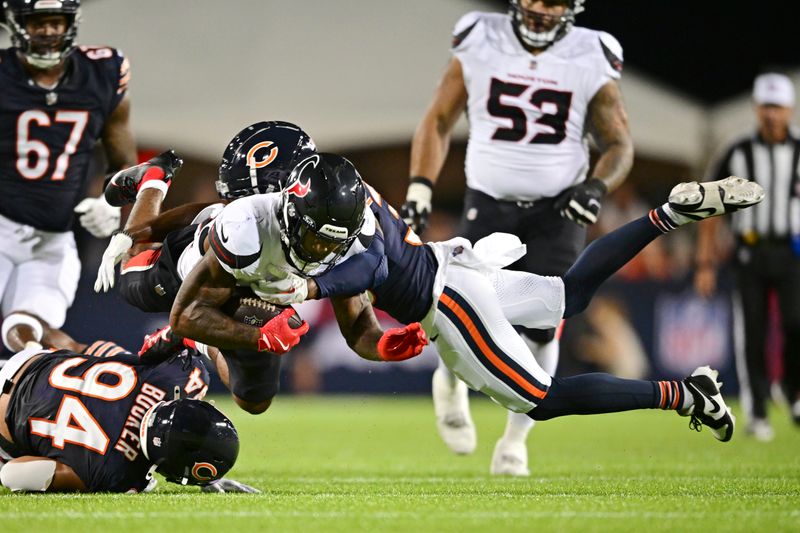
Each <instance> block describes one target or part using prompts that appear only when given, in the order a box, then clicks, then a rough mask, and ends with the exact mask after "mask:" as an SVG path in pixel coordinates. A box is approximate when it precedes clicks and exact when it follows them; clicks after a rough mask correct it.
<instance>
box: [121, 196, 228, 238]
mask: <svg viewBox="0 0 800 533" xmlns="http://www.w3.org/2000/svg"><path fill="white" fill-rule="evenodd" d="M214 203H218V202H198V203H192V204H185V205H181V206H178V207H175V208H173V209H170V210H168V211H164V212H163V213H161V214H160V215H158V216H157V217H156V218H154V219H152V220H149V221H147V222H145V223H142V224H138V225H136V226H133V227H131V228H126V230H125V232H126V233H127V234H128V235H130V237H131V239H133V242H134V243H140V242H161V241H163V240H164V238H166V236H167V234H168V233H169V232H171V231H175V230H178V229H181V228H185V227H186V226H188V225H189V224H191V223H192V221H193V220H194V218H195V217H196V216H197V215H198V213H200V212H201V211H202V210H203V209H205V208H206V207H208V206H209V205H212V204H214Z"/></svg>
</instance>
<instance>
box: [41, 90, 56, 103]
mask: <svg viewBox="0 0 800 533" xmlns="http://www.w3.org/2000/svg"><path fill="white" fill-rule="evenodd" d="M44 101H45V102H47V105H54V104H55V103H56V102H57V101H58V95H57V94H56V93H54V92H49V93H47V94H46V95H45V97H44Z"/></svg>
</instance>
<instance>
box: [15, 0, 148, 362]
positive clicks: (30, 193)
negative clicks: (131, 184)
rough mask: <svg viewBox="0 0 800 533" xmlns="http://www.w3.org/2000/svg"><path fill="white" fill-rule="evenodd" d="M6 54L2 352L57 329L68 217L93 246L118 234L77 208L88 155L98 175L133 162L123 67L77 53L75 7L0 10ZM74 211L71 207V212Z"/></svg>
mask: <svg viewBox="0 0 800 533" xmlns="http://www.w3.org/2000/svg"><path fill="white" fill-rule="evenodd" d="M2 9H3V13H4V15H5V26H6V27H7V28H8V30H9V33H10V35H11V41H12V43H13V46H12V47H11V48H7V49H2V50H0V240H2V242H3V247H2V249H1V250H0V295H2V296H1V297H0V298H2V303H1V304H0V308H1V311H2V317H3V326H2V338H3V342H4V344H5V345H6V346H7V347H8V348H9V349H11V350H12V351H19V350H20V349H22V347H23V346H25V344H27V343H29V342H32V343H36V342H38V341H39V340H40V339H41V336H42V332H43V330H44V327H45V326H51V327H54V328H58V327H61V326H62V325H63V323H64V320H65V317H66V310H67V308H69V306H70V305H71V304H72V301H73V299H74V297H75V291H76V288H77V284H78V277H79V274H80V262H79V260H78V253H77V250H76V248H75V240H74V238H73V234H72V231H71V227H72V221H73V208H74V211H75V212H77V213H79V214H81V217H80V221H81V224H82V225H83V226H84V227H85V228H86V229H87V230H88V231H89V232H91V233H92V234H93V235H94V236H96V237H106V236H108V235H110V234H111V232H112V231H113V230H115V229H117V227H118V225H119V209H117V208H113V207H112V206H110V205H108V204H107V203H106V202H105V201H104V200H103V199H102V198H88V199H84V200H83V201H81V202H80V203H78V201H79V200H80V195H81V194H82V191H83V189H84V187H85V185H86V181H87V179H88V177H89V176H88V172H89V163H90V159H91V153H92V147H93V146H94V145H95V143H96V141H98V140H102V144H103V148H104V150H105V155H106V159H107V162H108V169H109V170H110V171H111V170H115V169H119V168H125V167H128V166H130V165H132V164H135V162H136V148H135V144H134V141H133V135H132V133H131V129H130V126H129V121H128V116H129V113H130V101H129V98H128V92H127V88H128V82H129V80H130V65H129V63H128V60H127V58H125V56H123V54H122V53H121V52H120V51H119V50H116V49H114V48H109V47H86V46H81V47H77V46H76V45H75V38H76V35H77V31H78V25H79V23H80V1H79V0H58V1H52V2H31V1H29V0H2ZM76 204H77V206H76Z"/></svg>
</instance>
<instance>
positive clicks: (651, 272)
mask: <svg viewBox="0 0 800 533" xmlns="http://www.w3.org/2000/svg"><path fill="white" fill-rule="evenodd" d="M505 5H506V2H505V1H504V0H494V1H488V0H486V1H479V0H404V1H403V2H397V1H389V0H381V1H375V2H366V1H364V0H338V1H336V2H329V1H324V0H308V1H304V2H297V1H293V0H268V1H265V0H225V1H224V2H211V1H193V2H189V1H186V0H182V1H175V0H171V1H163V0H136V1H135V2H134V1H130V0H84V8H83V23H82V26H81V29H80V35H79V42H80V43H81V44H109V45H112V46H115V47H118V48H120V49H122V50H123V51H124V52H125V53H126V54H127V56H128V57H129V58H130V60H131V63H132V69H133V70H132V72H133V78H132V81H131V84H130V87H131V96H132V101H133V126H134V130H135V133H136V137H137V142H138V145H139V147H140V151H141V157H142V159H147V158H148V157H150V156H151V155H153V154H154V153H157V152H160V151H162V150H164V149H166V148H174V149H175V150H177V151H178V152H179V153H180V154H181V155H183V156H184V158H185V159H186V161H187V163H186V165H185V167H184V170H183V171H182V173H181V175H180V176H179V178H178V180H177V182H176V184H175V185H174V186H173V188H172V192H170V195H169V197H168V199H167V205H168V206H174V205H177V204H179V203H183V202H186V201H209V200H213V199H214V198H215V197H216V194H215V191H214V179H215V177H216V167H217V164H218V161H219V158H220V156H221V154H222V151H223V149H224V147H225V145H226V143H227V142H228V140H229V139H230V138H231V137H232V136H233V135H234V134H235V133H236V132H237V131H239V130H240V129H241V128H242V127H243V126H245V125H246V124H249V123H252V122H255V121H257V120H272V119H281V120H289V121H292V122H295V123H298V124H300V125H301V126H302V127H303V128H304V129H305V130H306V131H308V132H309V133H310V134H311V135H312V136H313V137H314V139H315V140H316V142H317V144H318V145H319V147H320V148H322V149H324V150H326V151H338V152H341V153H343V154H344V155H346V156H347V157H349V158H351V159H352V160H353V162H354V163H355V164H356V166H357V167H358V168H359V169H360V170H361V172H362V175H363V176H364V177H365V179H366V180H367V181H369V182H370V183H371V184H372V185H373V186H375V187H376V188H377V189H378V190H379V191H381V192H382V193H383V194H384V195H385V196H386V197H387V198H388V199H389V201H390V202H392V203H393V204H394V205H396V206H399V205H400V204H401V203H402V199H403V198H402V197H403V194H404V192H405V187H406V183H407V181H406V180H407V175H408V157H409V145H410V139H411V135H412V133H413V131H414V128H415V126H416V124H417V121H418V120H419V119H420V117H421V116H422V113H423V111H424V109H425V107H426V106H427V103H428V101H429V98H430V97H431V95H432V92H433V89H434V86H435V83H436V81H437V80H438V78H439V75H440V73H441V71H442V69H443V67H444V65H445V62H446V61H447V59H448V57H449V54H448V46H449V40H450V35H449V33H450V29H451V28H452V25H453V24H454V22H455V21H456V20H457V19H458V17H459V16H460V15H462V14H463V13H465V12H467V11H470V10H503V9H505ZM785 5H786V4H785V3H784V2H779V1H765V2H760V3H759V4H758V10H759V12H761V13H772V14H773V15H775V14H776V13H779V12H780V11H781V9H782V8H785ZM753 7H754V6H753V4H752V3H748V2H739V1H736V2H722V1H716V2H705V3H701V4H698V5H695V4H691V5H687V4H683V5H681V6H680V7H677V6H675V5H674V3H673V2H666V1H657V2H640V1H635V0H627V1H626V0H603V1H602V2H601V1H598V0H591V1H589V2H588V3H587V11H586V12H585V13H584V14H582V15H580V17H579V18H578V24H579V25H583V26H588V27H592V28H597V29H603V30H606V31H609V32H610V33H612V34H614V35H615V36H616V37H617V38H618V39H619V40H620V41H621V43H622V45H623V47H624V49H625V57H626V67H625V72H624V75H623V79H622V82H621V85H622V89H623V94H624V98H625V101H626V104H627V108H628V113H629V116H630V123H631V130H632V133H633V137H634V141H635V146H636V161H635V164H634V167H633V171H632V172H631V175H630V177H629V179H628V181H627V182H626V184H625V185H624V186H623V187H622V188H621V189H619V190H618V191H616V192H615V193H614V194H613V195H611V197H610V199H609V200H608V201H607V202H606V203H605V205H604V208H603V213H602V220H601V222H600V223H599V224H598V225H596V226H595V227H594V228H593V233H594V234H593V236H596V235H599V234H602V233H604V232H606V231H608V230H609V229H612V228H614V227H616V226H618V225H620V224H622V223H624V222H626V221H627V220H630V219H633V218H635V217H637V216H640V215H641V214H643V213H644V212H645V211H646V209H647V208H648V207H649V206H651V205H653V204H655V203H657V202H661V201H663V198H664V197H665V194H666V193H667V192H668V191H669V189H670V188H671V187H672V185H674V184H675V183H677V182H678V181H682V180H685V179H686V178H690V177H692V178H697V177H700V176H701V175H702V173H703V170H704V168H705V165H706V163H707V161H708V160H709V158H710V157H711V156H712V155H713V154H714V153H715V150H717V148H718V147H720V146H721V145H723V144H724V143H725V142H727V141H729V140H730V139H731V138H732V137H734V136H735V135H737V134H739V133H740V132H742V131H744V130H746V129H748V128H750V127H752V125H753V118H752V109H751V103H750V97H749V90H750V85H751V83H752V79H753V78H754V77H755V76H756V75H757V74H758V73H759V72H761V71H764V70H773V69H776V70H780V71H783V72H786V73H788V74H789V75H791V76H792V77H793V79H794V80H795V81H796V82H800V55H798V54H797V53H796V47H795V46H794V45H793V43H791V42H790V39H791V36H792V35H793V34H794V31H793V29H792V28H790V27H789V24H790V23H791V17H775V16H773V17H771V20H770V24H771V25H770V28H769V31H767V30H766V29H765V28H764V29H762V30H761V31H760V30H758V29H754V28H753V25H752V23H751V22H750V17H752V12H751V10H752V9H753ZM6 40H7V35H5V34H0V41H3V44H4V45H5V41H6ZM458 132H459V133H458V135H457V137H456V142H455V143H454V144H453V146H452V147H451V153H450V157H449V160H448V162H447V165H446V168H445V171H444V172H443V175H442V179H441V180H440V182H439V184H438V185H437V190H436V196H435V200H434V204H435V205H434V207H435V217H434V220H433V224H432V228H431V229H430V230H429V231H428V233H427V234H426V235H425V239H426V240H440V239H445V238H448V237H450V236H452V234H453V231H454V224H455V222H456V221H457V216H458V214H459V212H460V208H461V199H462V194H463V188H464V176H463V154H464V149H465V135H466V123H465V122H464V121H463V120H462V123H461V124H460V126H459V129H458ZM103 169H104V163H103V162H102V161H101V160H99V159H98V161H97V172H98V179H97V180H95V182H94V183H93V184H92V186H91V188H92V190H90V191H88V192H90V193H92V194H96V193H99V191H100V185H101V179H100V175H101V174H102V170H103ZM76 233H77V236H78V239H79V246H80V252H81V257H82V259H83V261H84V263H83V273H82V278H81V284H80V288H79V291H78V295H77V298H76V303H75V305H74V306H73V307H72V309H71V311H70V313H69V316H68V320H67V324H66V326H65V329H66V330H67V331H68V332H69V333H70V334H72V335H73V336H74V337H76V338H78V339H84V340H88V339H95V338H111V339H113V340H116V341H118V342H121V343H122V344H124V345H126V346H128V347H131V348H136V347H138V346H139V344H140V342H141V339H142V336H143V335H144V334H145V333H146V332H149V331H152V330H154V329H156V328H157V327H160V325H162V324H163V323H164V322H165V320H166V317H165V316H153V315H144V314H141V313H138V312H137V311H135V310H134V309H132V308H131V307H130V306H128V305H126V304H124V303H123V302H122V301H121V300H120V299H119V298H118V297H117V296H116V295H114V294H110V295H96V294H94V293H93V292H92V290H91V286H92V284H93V281H94V278H95V274H96V270H97V266H98V264H99V261H100V255H101V253H102V250H103V249H104V247H105V242H104V241H98V240H95V239H92V238H91V237H90V236H89V235H88V234H86V233H83V232H82V230H81V229H80V228H79V226H78V225H77V224H76ZM692 239H693V234H692V232H691V231H682V232H678V233H677V234H676V235H671V236H669V237H668V238H665V239H662V240H660V241H658V242H656V243H654V244H653V245H651V246H650V247H649V248H648V249H647V250H646V251H645V252H643V253H642V254H640V255H639V257H637V259H636V260H635V261H634V262H633V263H631V264H630V265H629V266H628V267H626V268H625V269H624V270H623V271H622V272H621V273H620V274H619V275H618V276H616V277H615V278H614V279H613V281H612V282H611V283H609V284H608V286H607V288H606V289H605V290H604V291H603V293H602V294H601V295H599V296H598V298H597V299H596V301H595V302H594V303H593V305H592V307H591V308H590V309H589V310H588V311H587V312H586V313H585V314H584V315H583V316H582V317H580V318H576V319H573V320H571V321H570V323H569V324H567V326H566V328H565V332H564V335H565V336H564V339H565V342H564V348H563V349H562V363H561V366H560V370H559V372H560V374H564V375H568V374H570V373H574V372H577V371H585V370H598V369H602V370H607V371H611V372H613V373H615V374H618V375H622V376H628V377H648V376H654V375H659V376H665V375H668V376H675V377H680V376H683V375H685V374H686V373H687V371H691V370H692V369H693V368H694V367H696V366H697V365H698V364H699V363H710V364H712V365H713V366H716V367H719V368H720V369H721V370H722V374H723V376H722V380H723V381H725V383H726V390H727V392H729V393H730V392H733V391H734V390H735V387H734V386H733V385H734V383H735V373H734V371H733V367H732V361H733V344H732V338H731V309H730V298H729V290H730V289H729V287H730V282H729V280H728V279H727V278H725V277H724V276H723V284H722V288H723V290H722V291H721V292H720V293H719V294H718V296H717V297H715V298H714V299H712V300H702V299H700V298H699V297H697V296H696V295H695V294H694V293H693V290H692V288H691V284H690V279H691V278H690V274H691V267H692V249H691V246H692ZM299 311H300V314H301V315H302V316H303V317H304V318H305V319H306V320H308V321H309V322H310V323H311V324H312V334H310V335H309V336H308V337H307V338H306V339H305V340H304V341H303V342H302V343H301V345H300V347H299V348H298V349H296V350H295V351H294V352H293V353H292V356H291V357H287V358H286V359H285V365H286V372H284V374H285V382H284V383H283V391H284V392H294V393H315V392H383V393H406V392H409V393H411V392H427V391H428V390H429V387H430V373H431V371H432V369H433V368H434V367H435V362H436V356H435V353H434V350H433V348H429V349H428V350H427V353H426V354H425V355H424V356H423V357H420V358H417V359H415V360H413V361H409V362H407V363H404V364H403V365H380V364H376V363H369V362H365V361H362V360H360V359H358V358H357V357H356V356H355V355H354V354H352V353H350V352H349V350H348V348H347V346H346V345H345V344H344V342H343V341H342V339H341V337H340V336H339V334H338V329H337V328H336V325H335V322H334V321H333V317H332V313H331V311H330V309H329V307H328V305H327V304H326V303H324V302H323V303H319V302H312V303H309V304H305V305H303V306H301V307H300V308H299ZM779 348H780V338H779V336H778V334H777V333H775V334H774V335H772V336H771V337H770V354H772V355H773V356H774V355H775V354H776V353H777V351H778V350H779ZM771 360H774V361H776V363H775V364H773V365H772V367H771V376H772V377H773V378H775V379H777V378H778V377H779V376H780V372H781V369H780V366H779V363H777V361H778V358H777V357H772V359H771Z"/></svg>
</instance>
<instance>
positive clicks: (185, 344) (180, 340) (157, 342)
mask: <svg viewBox="0 0 800 533" xmlns="http://www.w3.org/2000/svg"><path fill="white" fill-rule="evenodd" d="M183 350H195V351H196V348H195V343H194V341H192V340H190V339H186V338H184V337H181V336H180V335H177V334H175V333H174V332H173V331H172V328H170V327H169V326H166V327H163V328H161V329H160V330H158V331H156V332H154V333H151V334H150V335H147V336H145V338H144V343H143V344H142V347H141V349H140V350H139V357H140V358H142V359H143V360H145V361H147V362H149V363H161V362H164V361H166V360H167V359H169V358H170V357H172V356H173V355H177V354H179V353H181V352H182V351H183Z"/></svg>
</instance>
